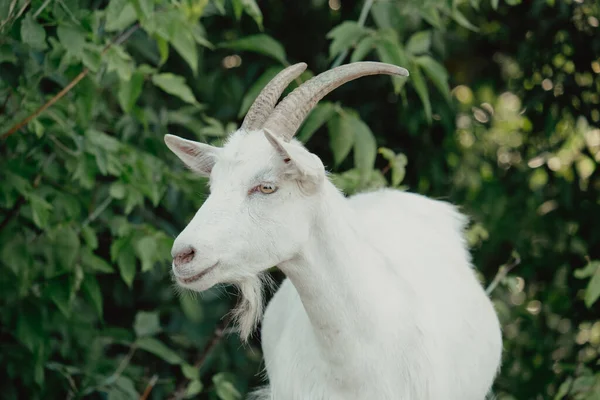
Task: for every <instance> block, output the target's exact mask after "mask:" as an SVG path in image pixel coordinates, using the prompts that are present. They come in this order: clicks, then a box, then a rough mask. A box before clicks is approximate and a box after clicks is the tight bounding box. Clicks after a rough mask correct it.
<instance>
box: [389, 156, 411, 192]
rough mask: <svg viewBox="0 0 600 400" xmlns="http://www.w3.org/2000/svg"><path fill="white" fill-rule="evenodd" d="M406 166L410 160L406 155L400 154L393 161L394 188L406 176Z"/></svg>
mask: <svg viewBox="0 0 600 400" xmlns="http://www.w3.org/2000/svg"><path fill="white" fill-rule="evenodd" d="M406 164H408V159H407V158H406V156H405V155H404V154H398V155H396V157H394V159H393V160H392V186H393V187H397V186H398V185H399V184H400V183H402V181H403V180H404V176H405V175H406Z"/></svg>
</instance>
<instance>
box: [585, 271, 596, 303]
mask: <svg viewBox="0 0 600 400" xmlns="http://www.w3.org/2000/svg"><path fill="white" fill-rule="evenodd" d="M599 297H600V267H597V268H596V272H594V275H592V278H591V279H590V282H589V283H588V286H587V288H586V289H585V305H586V306H587V307H588V308H591V307H592V305H593V304H594V303H595V302H596V300H598V298H599Z"/></svg>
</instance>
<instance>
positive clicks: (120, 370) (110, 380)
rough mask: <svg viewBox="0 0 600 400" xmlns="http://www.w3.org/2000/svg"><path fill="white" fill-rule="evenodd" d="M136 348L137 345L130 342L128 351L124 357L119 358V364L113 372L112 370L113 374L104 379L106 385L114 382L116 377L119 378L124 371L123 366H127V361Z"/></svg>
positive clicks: (128, 361)
mask: <svg viewBox="0 0 600 400" xmlns="http://www.w3.org/2000/svg"><path fill="white" fill-rule="evenodd" d="M136 350H137V346H136V345H135V344H132V345H131V347H130V348H129V352H128V353H127V355H126V356H125V358H123V359H122V360H121V363H120V364H119V366H118V367H117V369H116V370H115V372H113V374H112V375H111V376H109V377H108V378H107V379H106V384H107V385H110V384H112V383H113V382H115V381H116V380H117V379H119V377H120V376H121V374H122V373H123V371H125V368H127V366H128V365H129V363H130V362H131V359H132V358H133V355H134V354H135V351H136Z"/></svg>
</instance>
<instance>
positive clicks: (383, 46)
mask: <svg viewBox="0 0 600 400" xmlns="http://www.w3.org/2000/svg"><path fill="white" fill-rule="evenodd" d="M375 48H376V50H377V54H378V56H379V59H380V60H381V61H382V62H385V63H388V64H394V65H398V66H400V67H405V66H406V65H408V58H407V57H406V54H405V53H404V49H403V48H402V45H401V44H400V42H398V39H397V38H396V36H395V33H394V34H388V35H384V36H382V37H380V38H379V40H378V41H377V45H376V47H375ZM411 74H412V71H411ZM391 79H392V82H393V84H394V92H395V93H396V94H398V93H400V91H401V90H402V87H403V86H404V85H405V84H406V81H407V78H406V77H404V76H392V77H391Z"/></svg>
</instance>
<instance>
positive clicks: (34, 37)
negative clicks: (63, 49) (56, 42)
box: [21, 12, 48, 50]
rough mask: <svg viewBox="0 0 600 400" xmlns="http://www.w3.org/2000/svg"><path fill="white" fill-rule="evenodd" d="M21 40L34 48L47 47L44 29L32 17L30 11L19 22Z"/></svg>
mask: <svg viewBox="0 0 600 400" xmlns="http://www.w3.org/2000/svg"><path fill="white" fill-rule="evenodd" d="M21 40H22V41H23V43H25V44H27V45H29V47H31V48H32V49H35V50H45V49H47V48H48V44H47V43H46V31H45V30H44V28H43V27H42V26H41V25H40V24H38V23H37V22H36V21H35V20H34V19H33V17H32V13H31V12H29V13H27V14H26V15H25V18H23V22H21Z"/></svg>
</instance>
